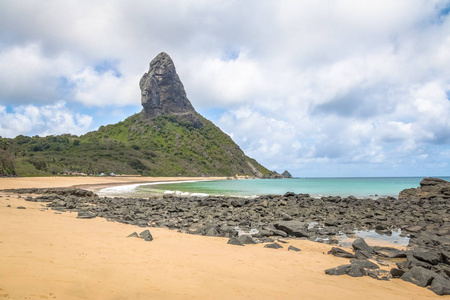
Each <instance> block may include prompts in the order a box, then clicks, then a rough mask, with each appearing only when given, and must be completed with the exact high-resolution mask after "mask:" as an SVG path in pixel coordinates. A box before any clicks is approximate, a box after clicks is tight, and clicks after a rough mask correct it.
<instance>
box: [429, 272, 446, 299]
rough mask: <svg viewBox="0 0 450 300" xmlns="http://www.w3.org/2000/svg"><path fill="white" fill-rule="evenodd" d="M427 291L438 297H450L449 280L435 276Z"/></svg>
mask: <svg viewBox="0 0 450 300" xmlns="http://www.w3.org/2000/svg"><path fill="white" fill-rule="evenodd" d="M429 290H431V291H433V292H435V293H436V294H438V295H440V296H443V295H450V280H448V279H446V278H444V277H443V276H441V275H437V276H436V277H434V279H433V282H432V283H431V286H430V287H429Z"/></svg>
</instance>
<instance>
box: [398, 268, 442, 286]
mask: <svg viewBox="0 0 450 300" xmlns="http://www.w3.org/2000/svg"><path fill="white" fill-rule="evenodd" d="M436 275H437V274H436V273H435V272H432V271H430V270H428V269H425V268H423V267H412V268H411V269H410V270H408V271H406V272H405V273H404V274H403V275H402V276H401V277H400V278H401V279H402V280H404V281H408V282H411V283H414V284H415V285H418V286H421V287H426V286H428V285H430V284H431V281H432V280H433V278H434V277H436Z"/></svg>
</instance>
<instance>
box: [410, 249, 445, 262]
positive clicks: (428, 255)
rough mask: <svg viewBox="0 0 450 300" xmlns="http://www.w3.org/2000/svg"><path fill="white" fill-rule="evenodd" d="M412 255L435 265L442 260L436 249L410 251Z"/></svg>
mask: <svg viewBox="0 0 450 300" xmlns="http://www.w3.org/2000/svg"><path fill="white" fill-rule="evenodd" d="M412 255H413V256H414V257H415V258H417V259H418V260H420V261H423V262H426V263H429V264H431V265H437V264H438V263H440V262H442V256H441V253H439V252H437V251H421V250H415V251H413V252H412Z"/></svg>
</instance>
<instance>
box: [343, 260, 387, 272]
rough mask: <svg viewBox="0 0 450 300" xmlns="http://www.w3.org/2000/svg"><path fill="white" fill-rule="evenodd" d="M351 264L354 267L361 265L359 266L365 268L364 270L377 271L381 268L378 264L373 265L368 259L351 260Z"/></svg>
mask: <svg viewBox="0 0 450 300" xmlns="http://www.w3.org/2000/svg"><path fill="white" fill-rule="evenodd" d="M350 263H351V264H352V265H359V266H361V267H363V268H364V269H370V270H375V269H379V268H380V267H379V266H378V265H377V264H376V263H373V262H371V261H369V260H366V259H351V260H350Z"/></svg>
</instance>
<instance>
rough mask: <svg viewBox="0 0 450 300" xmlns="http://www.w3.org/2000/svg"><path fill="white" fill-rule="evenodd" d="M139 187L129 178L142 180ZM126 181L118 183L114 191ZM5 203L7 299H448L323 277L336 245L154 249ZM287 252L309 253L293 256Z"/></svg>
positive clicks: (157, 236)
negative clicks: (138, 184) (289, 249)
mask: <svg viewBox="0 0 450 300" xmlns="http://www.w3.org/2000/svg"><path fill="white" fill-rule="evenodd" d="M134 179H136V178H134ZM134 179H133V178H131V179H130V178H127V180H129V182H136V181H139V180H140V179H139V180H134ZM110 180H111V178H96V179H95V180H94V181H95V182H93V181H92V178H6V179H0V188H17V187H62V186H71V185H79V184H89V183H91V184H92V183H96V184H108V183H111V182H110ZM116 180H117V181H116ZM133 180H134V181H133ZM159 180H161V179H159ZM177 180H179V178H177ZM119 181H120V180H119V178H114V182H113V183H118V182H119ZM142 181H149V180H148V178H142ZM163 181H167V178H164V179H163ZM119 183H123V182H119ZM0 195H2V197H1V198H0V298H6V299H365V300H367V299H409V300H410V299H437V298H439V299H449V298H450V297H449V296H444V297H442V296H437V295H435V294H434V293H433V292H431V291H429V290H427V289H424V288H420V287H417V286H415V285H413V284H411V283H407V282H404V281H402V280H399V279H393V280H390V281H388V282H386V281H377V280H374V279H372V278H369V277H362V278H352V277H349V276H346V275H344V276H329V275H325V274H324V270H325V269H327V268H331V267H335V266H338V265H341V264H345V263H348V260H347V259H342V258H337V257H334V256H331V255H327V254H326V253H327V252H328V251H329V250H330V248H331V246H329V245H324V244H320V243H314V242H310V241H306V240H289V244H282V245H283V247H284V248H283V249H277V250H274V249H267V248H264V247H263V245H261V244H258V245H247V246H245V247H241V246H233V245H228V244H227V239H226V238H218V237H203V236H197V235H188V234H181V233H178V232H176V231H171V230H168V229H159V228H149V229H150V231H151V233H152V235H153V237H154V240H153V241H151V242H146V241H144V240H142V239H138V238H127V236H128V235H129V234H130V233H132V232H134V231H136V232H138V233H139V232H141V231H143V230H144V228H140V227H136V226H132V225H126V224H120V223H115V222H108V221H106V220H105V219H101V218H95V219H89V220H84V219H77V218H76V214H75V213H69V212H66V213H59V212H56V211H53V210H47V209H46V207H45V204H43V203H35V202H26V201H24V200H23V198H20V199H19V198H17V196H16V195H12V194H8V193H0ZM7 195H9V197H7ZM8 199H9V200H8ZM8 205H10V206H11V207H7V206H8ZM18 206H24V207H26V209H17V207H18ZM288 245H293V246H295V247H298V248H300V249H302V251H301V252H293V251H287V248H288Z"/></svg>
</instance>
